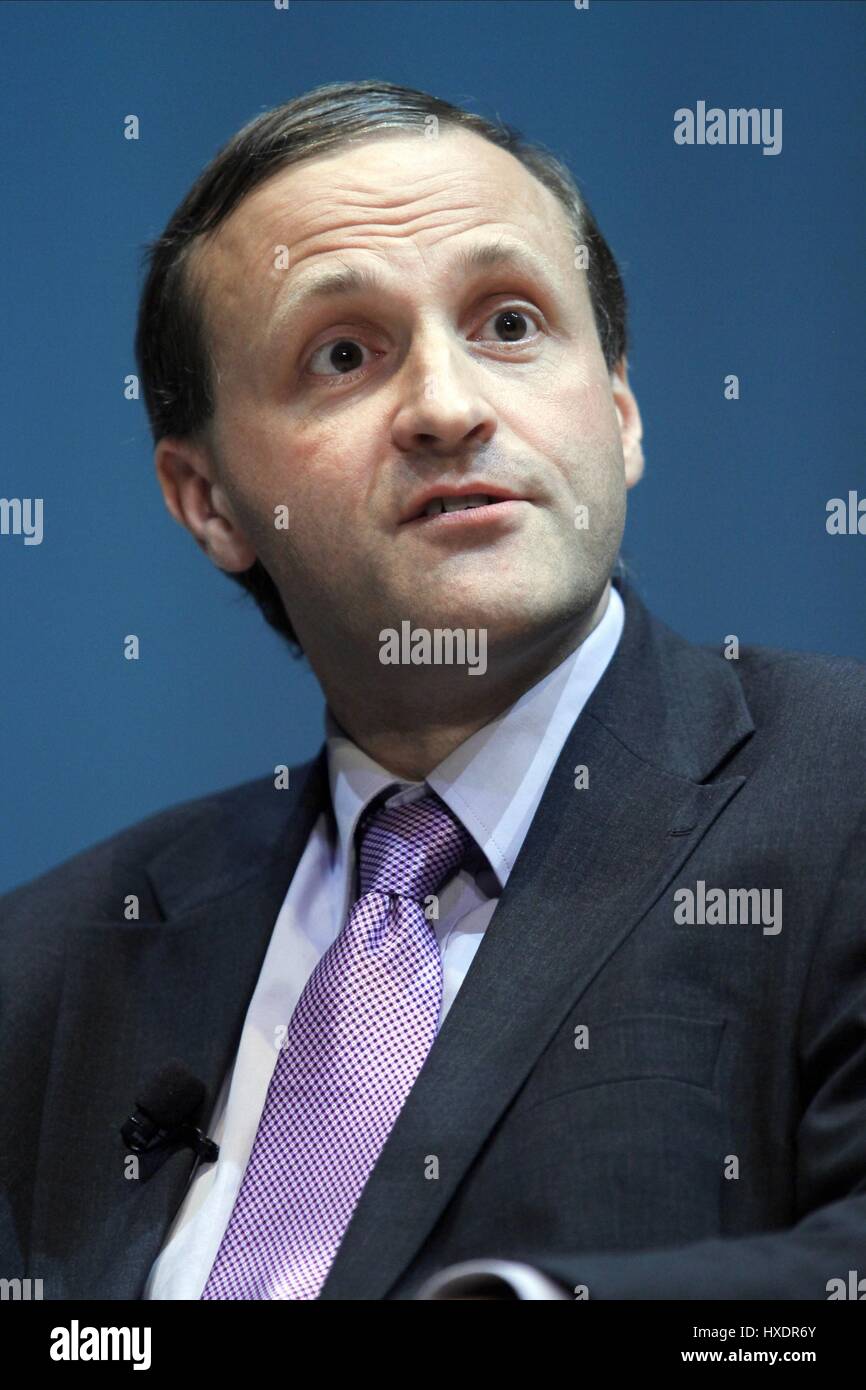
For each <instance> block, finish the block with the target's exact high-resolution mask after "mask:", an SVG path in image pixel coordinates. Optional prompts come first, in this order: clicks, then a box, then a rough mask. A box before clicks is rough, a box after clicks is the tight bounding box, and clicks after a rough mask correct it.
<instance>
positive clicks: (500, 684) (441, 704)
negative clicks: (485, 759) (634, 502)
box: [315, 582, 610, 782]
mask: <svg viewBox="0 0 866 1390" xmlns="http://www.w3.org/2000/svg"><path fill="white" fill-rule="evenodd" d="M609 595H610V582H608V583H607V584H606V585H605V587H604V591H603V593H602V595H601V598H600V599H599V601H598V602H597V603H596V604H595V605H594V606H593V608H592V610H591V611H590V613H589V614H588V615H581V616H580V618H579V619H578V620H576V621H572V622H571V623H569V624H568V625H566V626H565V627H563V628H560V629H557V631H556V632H554V633H547V634H545V636H544V637H542V638H538V639H535V640H532V641H527V640H526V639H524V640H523V641H522V642H521V643H520V644H519V645H518V646H517V648H516V649H515V650H512V651H509V652H507V653H501V652H500V653H496V652H492V653H490V654H489V659H488V666H487V670H486V671H485V673H484V675H483V676H479V677H477V678H473V677H471V676H468V674H467V672H466V671H465V670H458V669H455V668H453V667H442V666H439V667H432V666H426V667H421V668H419V667H413V666H403V667H398V666H385V667H383V666H381V665H380V666H379V667H378V670H377V671H375V672H373V671H370V670H365V671H363V672H359V671H357V670H355V671H354V679H352V678H351V677H349V676H347V665H348V664H347V665H343V664H342V663H340V664H337V663H334V668H333V669H329V670H324V669H321V668H323V667H324V665H326V663H323V662H321V661H319V662H318V663H316V668H315V669H316V675H317V676H318V678H319V681H320V683H321V685H322V688H323V690H324V692H325V697H326V699H327V701H328V706H329V708H330V709H331V711H332V713H333V715H334V717H335V718H336V720H337V722H338V723H339V724H340V725H341V726H342V728H343V729H345V731H346V733H347V734H348V735H349V737H350V738H351V739H352V740H353V742H355V743H356V744H357V745H358V747H359V748H361V749H363V751H364V752H365V753H366V754H367V755H368V756H369V757H371V758H373V759H375V761H376V762H377V763H379V764H380V765H381V766H382V767H384V768H386V769H387V770H388V771H389V772H392V773H393V774H394V776H395V777H400V778H403V779H405V780H407V781H410V782H420V781H423V780H424V778H425V777H426V776H427V775H428V773H430V772H432V770H433V768H435V767H437V766H438V765H439V763H441V762H442V760H443V758H447V757H448V755H449V753H452V752H453V751H454V749H455V748H459V746H460V744H461V743H465V741H466V739H467V738H470V737H471V736H472V734H474V733H477V731H478V730H479V729H483V728H484V726H485V725H486V724H489V723H491V721H492V720H494V719H496V718H498V716H500V715H501V714H503V713H504V712H505V710H507V709H509V708H510V707H511V706H512V705H513V704H514V703H515V701H516V700H519V699H520V696H521V695H523V694H524V693H525V692H526V691H527V690H530V689H531V688H532V686H534V685H537V684H538V682H539V681H541V680H543V679H544V677H545V676H547V675H549V674H550V672H551V671H553V670H555V668H556V667H557V666H559V665H560V663H561V662H563V661H565V659H566V657H568V656H570V655H571V653H572V652H573V651H575V650H576V648H577V647H579V646H580V644H581V643H582V642H584V641H585V640H586V638H587V637H588V636H589V634H590V633H591V632H592V631H593V629H594V628H595V627H597V625H598V624H599V622H600V621H601V619H602V617H603V616H604V613H605V611H606V609H607V604H608V598H609ZM383 673H386V678H383Z"/></svg>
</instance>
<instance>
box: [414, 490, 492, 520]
mask: <svg viewBox="0 0 866 1390" xmlns="http://www.w3.org/2000/svg"><path fill="white" fill-rule="evenodd" d="M489 502H490V498H489V497H488V496H487V494H486V493H484V492H476V493H473V494H471V496H468V497H434V498H433V500H432V501H431V502H428V503H427V506H426V508H425V510H424V515H425V516H438V515H439V513H440V512H465V511H467V510H468V509H469V508H470V507H486V506H487V505H488V504H489Z"/></svg>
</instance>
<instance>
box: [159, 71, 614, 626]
mask: <svg viewBox="0 0 866 1390" xmlns="http://www.w3.org/2000/svg"><path fill="white" fill-rule="evenodd" d="M431 116H434V117H436V119H437V120H438V122H439V123H440V125H442V126H446V127H459V128H461V129H463V130H469V131H473V132H474V133H475V134H477V135H480V136H482V137H483V138H484V139H485V140H489V141H490V143H491V144H493V145H498V146H499V148H500V149H503V150H506V151H508V153H509V154H512V155H514V157H515V158H516V159H518V160H520V162H521V164H523V165H524V167H525V168H526V169H528V170H529V172H530V173H531V174H533V175H534V176H535V177H536V178H537V179H538V180H539V182H540V183H542V184H544V186H545V187H546V188H548V189H549V190H550V191H551V192H552V193H553V194H554V195H555V196H556V197H557V198H558V199H559V202H560V203H561V204H562V206H563V208H564V209H565V212H566V215H567V218H568V222H569V225H570V226H571V228H572V229H573V231H574V234H575V237H576V239H577V242H578V244H580V245H583V246H585V247H586V249H587V281H588V285H587V287H588V290H589V295H590V300H591V303H592V309H593V315H594V317H595V323H596V327H597V329H598V334H599V339H600V342H601V347H602V352H603V353H604V358H605V362H606V363H607V366H608V368H609V369H610V370H612V369H613V367H614V366H615V364H616V363H617V362H618V361H619V360H620V358H621V357H622V356H623V355H624V354H625V351H626V301H625V291H624V289H623V284H622V279H621V277H620V273H619V269H618V267H617V264H616V261H615V260H614V257H613V254H612V252H611V250H610V248H609V246H608V244H607V242H606V241H605V239H604V237H603V236H602V234H601V232H600V231H599V229H598V226H597V225H596V222H595V219H594V218H593V215H592V213H591V211H590V209H589V207H588V205H587V203H586V201H585V200H584V198H583V196H582V194H581V192H580V190H579V189H578V186H577V184H576V182H575V180H574V179H573V177H572V175H571V174H570V173H569V171H568V169H566V167H565V165H564V164H561V163H560V161H559V160H558V159H556V158H555V157H554V156H553V155H552V154H550V153H549V152H548V151H547V150H546V149H544V148H543V147H541V146H539V145H535V144H531V143H530V142H529V141H527V140H524V138H523V136H522V135H521V134H520V132H519V131H517V130H515V129H514V128H513V127H512V126H508V125H505V124H503V123H502V122H501V121H499V120H497V121H495V122H494V121H490V120H486V119H485V118H484V117H483V116H477V115H475V114H474V113H472V112H470V111H465V110H463V109H462V108H461V107H459V106H452V105H451V103H450V102H447V101H441V100H439V98H438V97H433V96H430V95H428V94H427V93H426V92H420V91H416V90H415V89H414V88H412V87H401V86H397V85H395V84H394V83H391V82H378V81H365V82H334V83H329V84H327V85H325V86H321V87H316V88H314V89H313V90H312V91H310V92H306V93H305V94H304V95H303V96H300V97H296V98H295V99H294V101H289V102H286V103H285V105H283V106H278V107H275V108H274V110H272V111H266V112H265V114H264V115H262V116H258V117H256V119H255V120H253V121H250V122H249V123H248V124H247V125H245V126H244V127H243V128H242V129H241V130H239V131H238V132H237V134H236V135H233V136H232V138H231V140H229V142H228V144H226V145H224V146H223V148H222V149H221V150H220V151H219V152H218V154H217V155H216V156H215V157H214V159H212V160H211V162H210V164H209V165H208V166H207V168H206V169H204V170H203V171H202V173H201V174H200V175H199V177H198V178H197V179H196V181H195V183H194V184H193V186H192V188H191V189H190V190H189V192H188V193H187V195H186V197H185V198H184V199H183V202H182V203H181V204H180V206H179V207H178V208H177V209H176V210H175V212H174V213H173V215H172V217H171V219H170V221H169V223H168V226H167V227H166V229H165V231H164V232H163V234H162V236H160V237H159V238H157V240H156V241H154V242H152V243H150V245H149V246H148V247H147V248H146V250H145V254H144V264H145V268H146V278H145V283H144V287H143V289H142V293H141V300H140V303H139V310H138V324H137V328H136V335H135V355H136V360H137V362H138V370H139V376H140V379H141V384H142V388H143V391H144V400H145V405H146V407H147V413H148V416H149V419H150V426H151V432H152V434H153V440H154V443H158V441H159V440H160V439H162V438H163V437H164V436H166V435H173V436H174V437H176V438H190V439H200V438H201V437H202V435H203V434H204V432H205V430H206V428H207V426H208V424H209V422H210V421H211V419H212V418H213V414H214V407H215V400H214V373H213V363H212V358H211V352H210V343H209V341H208V337H207V331H206V328H205V318H204V302H203V291H202V286H201V284H196V283H195V282H194V281H195V277H194V276H190V275H189V273H188V266H187V263H188V260H189V256H190V252H191V250H192V248H193V246H194V245H195V244H196V242H197V239H198V238H199V237H202V236H205V235H206V234H207V233H210V232H213V231H215V229H216V228H217V227H218V226H219V225H220V223H221V222H223V221H224V220H225V218H227V217H228V215H229V213H231V212H232V210H233V209H234V208H235V207H237V205H238V203H240V202H241V200H242V199H243V198H245V197H246V195H247V194H248V193H249V192H251V190H252V189H253V188H255V187H256V186H257V185H258V184H260V183H262V182H263V181H264V180H265V179H267V178H270V176H271V175H272V174H275V173H277V171H278V170H280V169H283V168H286V167H288V166H289V165H292V164H298V163H300V162H301V161H302V160H309V159H315V158H317V157H318V156H321V155H325V154H328V153H331V152H332V151H334V150H338V149H340V148H341V147H342V146H344V145H346V144H348V143H349V142H350V141H352V140H356V141H357V140H361V139H363V138H364V137H365V136H368V135H371V134H372V133H373V132H374V131H376V130H381V129H386V128H388V127H392V128H395V129H398V130H400V129H415V130H419V131H423V130H424V129H425V128H426V123H427V120H428V118H429V117H431ZM230 577H231V578H232V579H235V580H236V581H237V582H238V583H240V584H242V585H243V587H244V588H245V589H246V590H247V592H248V593H250V594H251V595H252V596H253V598H254V599H255V601H256V603H257V604H258V606H259V608H260V609H261V612H262V614H263V615H264V617H265V619H266V620H267V622H268V623H270V625H271V627H273V628H275V629H276V630H277V632H279V633H281V634H282V636H283V637H285V638H287V640H288V641H289V642H290V643H292V644H293V645H294V646H295V647H296V648H299V647H300V644H299V642H298V639H297V636H296V634H295V632H294V629H293V628H292V625H291V622H290V621H289V617H288V614H287V613H286V610H285V607H284V605H283V602H282V599H281V598H280V594H279V591H278V589H277V586H276V584H275V583H274V581H273V580H272V579H271V577H270V575H269V574H268V572H267V570H266V569H265V567H264V565H263V564H262V563H261V561H260V560H257V561H256V563H255V564H254V565H253V566H252V568H251V569H248V570H245V571H243V573H240V574H232V575H231V576H230Z"/></svg>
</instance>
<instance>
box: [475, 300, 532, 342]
mask: <svg viewBox="0 0 866 1390" xmlns="http://www.w3.org/2000/svg"><path fill="white" fill-rule="evenodd" d="M532 323H535V324H536V330H535V331H536V332H537V329H538V326H539V325H538V320H536V317H535V315H534V314H532V313H530V312H529V311H528V310H525V309H517V308H511V309H497V310H496V313H495V314H491V315H490V317H489V318H488V319H486V320H485V323H484V327H485V328H486V327H487V324H493V334H494V337H495V339H497V340H498V341H499V342H500V343H503V344H508V343H515V344H519V343H525V342H528V341H529V339H530V338H531V337H534V336H535V333H534V332H531V331H530V325H531V324H532ZM482 336H484V335H483V333H482Z"/></svg>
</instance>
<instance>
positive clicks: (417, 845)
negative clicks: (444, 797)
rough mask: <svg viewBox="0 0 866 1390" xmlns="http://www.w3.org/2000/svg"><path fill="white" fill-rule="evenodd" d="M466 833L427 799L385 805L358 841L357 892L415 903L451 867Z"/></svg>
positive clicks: (460, 852) (462, 849)
mask: <svg viewBox="0 0 866 1390" xmlns="http://www.w3.org/2000/svg"><path fill="white" fill-rule="evenodd" d="M468 844H469V835H468V834H467V832H466V831H465V830H464V829H463V826H462V825H461V824H460V823H459V821H457V820H455V818H454V817H453V816H452V814H451V812H450V811H449V810H448V808H447V806H445V805H444V803H443V802H441V801H440V800H439V798H438V797H436V796H433V795H427V796H422V797H420V798H419V800H417V801H409V802H406V803H405V804H404V805H403V806H391V807H385V808H384V809H383V810H381V811H378V812H377V813H376V814H375V815H374V816H373V817H372V818H371V820H370V822H369V824H368V826H367V828H366V831H365V832H364V834H363V837H362V840H361V852H360V880H361V893H362V894H364V893H397V894H399V895H400V897H403V898H412V899H414V900H415V901H416V902H421V901H422V900H423V899H424V898H426V897H428V896H429V895H430V894H431V893H435V892H436V889H437V888H438V887H439V885H440V883H442V881H443V880H444V879H446V878H447V877H448V876H449V874H451V873H453V872H454V870H455V869H457V868H458V867H459V866H460V864H461V862H462V860H463V857H464V855H465V853H466V849H467V846H468Z"/></svg>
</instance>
